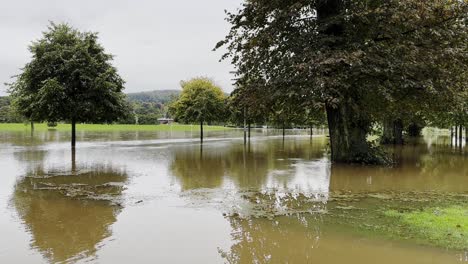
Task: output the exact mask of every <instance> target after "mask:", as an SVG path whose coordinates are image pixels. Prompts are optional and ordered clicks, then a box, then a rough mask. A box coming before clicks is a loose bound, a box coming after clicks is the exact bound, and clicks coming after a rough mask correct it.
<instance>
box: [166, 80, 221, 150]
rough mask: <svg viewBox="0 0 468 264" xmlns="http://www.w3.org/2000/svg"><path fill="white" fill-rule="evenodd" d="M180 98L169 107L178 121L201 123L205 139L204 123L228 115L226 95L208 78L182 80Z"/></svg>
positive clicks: (201, 132) (219, 119)
mask: <svg viewBox="0 0 468 264" xmlns="http://www.w3.org/2000/svg"><path fill="white" fill-rule="evenodd" d="M181 86H182V92H181V94H180V96H179V98H178V99H177V100H176V101H174V102H173V103H172V104H171V106H170V107H169V109H170V112H171V114H172V116H174V119H175V120H176V121H180V122H184V123H199V124H200V140H201V141H203V123H205V122H208V123H210V122H215V121H223V119H225V117H226V107H225V105H226V96H225V95H224V93H223V91H222V90H221V88H220V87H219V86H217V85H216V84H214V82H213V81H212V80H210V79H208V78H203V77H200V78H194V79H191V80H189V81H182V82H181Z"/></svg>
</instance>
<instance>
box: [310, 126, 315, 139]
mask: <svg viewBox="0 0 468 264" xmlns="http://www.w3.org/2000/svg"><path fill="white" fill-rule="evenodd" d="M313 135H314V127H313V126H310V137H311V138H312V136H313Z"/></svg>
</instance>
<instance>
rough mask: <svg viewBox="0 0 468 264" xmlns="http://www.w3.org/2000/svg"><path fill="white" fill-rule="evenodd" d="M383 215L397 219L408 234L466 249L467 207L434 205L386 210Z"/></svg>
mask: <svg viewBox="0 0 468 264" xmlns="http://www.w3.org/2000/svg"><path fill="white" fill-rule="evenodd" d="M384 215H385V216H387V217H391V218H396V219H398V220H399V221H400V222H401V223H402V224H403V225H404V226H405V227H406V229H407V231H408V232H409V234H412V235H414V236H415V237H416V238H420V239H421V240H423V241H427V242H429V243H430V244H434V245H437V246H441V247H446V248H453V249H468V207H465V206H451V207H445V208H437V207H436V208H426V209H423V210H421V211H409V212H403V211H397V210H387V211H385V212H384Z"/></svg>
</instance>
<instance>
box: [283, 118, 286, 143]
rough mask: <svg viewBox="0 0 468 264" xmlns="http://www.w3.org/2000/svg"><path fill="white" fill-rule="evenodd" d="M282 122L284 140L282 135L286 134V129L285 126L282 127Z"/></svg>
mask: <svg viewBox="0 0 468 264" xmlns="http://www.w3.org/2000/svg"><path fill="white" fill-rule="evenodd" d="M284 126H285V125H284V122H283V140H284V136H285V135H286V130H285V127H284Z"/></svg>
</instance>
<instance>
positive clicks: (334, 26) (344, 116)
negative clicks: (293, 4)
mask: <svg viewBox="0 0 468 264" xmlns="http://www.w3.org/2000/svg"><path fill="white" fill-rule="evenodd" d="M343 2H344V1H343V0H318V1H317V19H318V22H319V24H321V22H323V24H324V25H326V26H324V27H321V29H320V31H319V34H322V35H330V36H335V37H336V36H340V35H342V34H343V31H344V28H343V26H342V25H341V24H340V23H341V22H338V21H337V23H334V22H331V21H333V19H332V18H333V16H336V15H339V14H340V13H341V12H342V11H343V8H344V7H343ZM327 20H328V21H327ZM329 22H331V23H329ZM340 44H341V43H330V44H329V45H330V46H334V45H340ZM331 48H333V47H331ZM330 77H332V76H330ZM337 97H340V99H341V100H340V102H339V104H338V105H333V106H332V105H327V106H326V111H327V120H328V129H329V133H330V146H331V159H332V161H334V162H348V163H352V162H357V163H385V162H386V161H387V160H386V159H385V158H384V157H383V156H382V155H381V154H380V153H378V152H377V151H376V150H375V149H374V148H372V147H371V146H370V144H369V143H368V142H367V133H368V132H369V131H370V128H371V125H372V122H371V120H370V119H369V118H368V117H367V116H365V115H364V114H363V111H361V110H360V109H359V103H360V101H359V100H361V99H360V98H356V94H354V93H352V92H350V93H349V94H340V95H339V96H338V95H337Z"/></svg>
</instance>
